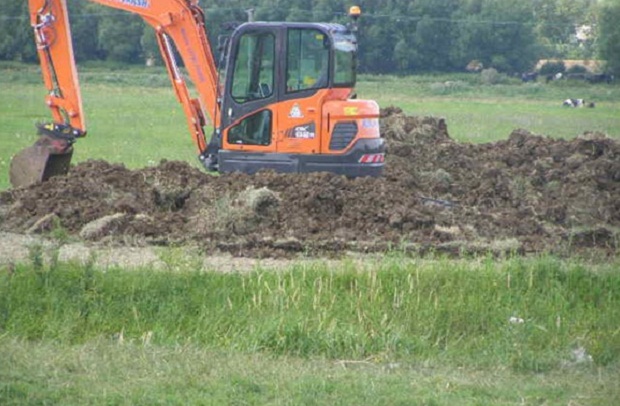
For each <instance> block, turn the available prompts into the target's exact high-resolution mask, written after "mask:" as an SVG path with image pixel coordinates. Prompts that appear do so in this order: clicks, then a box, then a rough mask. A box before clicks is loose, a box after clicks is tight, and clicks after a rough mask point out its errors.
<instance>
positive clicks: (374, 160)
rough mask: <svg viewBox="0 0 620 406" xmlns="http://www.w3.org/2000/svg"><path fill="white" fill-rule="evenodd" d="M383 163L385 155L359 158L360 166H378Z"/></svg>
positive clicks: (367, 155) (365, 155) (366, 155)
mask: <svg viewBox="0 0 620 406" xmlns="http://www.w3.org/2000/svg"><path fill="white" fill-rule="evenodd" d="M383 162H385V154H383V153H382V154H364V155H362V156H361V157H360V160H359V163H361V164H380V163H383Z"/></svg>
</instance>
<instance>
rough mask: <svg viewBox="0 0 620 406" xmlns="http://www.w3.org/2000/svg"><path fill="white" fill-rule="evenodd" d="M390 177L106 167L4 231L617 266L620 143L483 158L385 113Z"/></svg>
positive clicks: (171, 165)
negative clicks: (566, 256)
mask: <svg viewBox="0 0 620 406" xmlns="http://www.w3.org/2000/svg"><path fill="white" fill-rule="evenodd" d="M381 132H382V135H383V136H384V137H385V138H386V140H387V142H388V155H387V159H386V170H385V175H384V176H383V177H381V178H358V179H347V178H345V177H343V176H337V175H332V174H327V173H314V174H277V173H274V172H261V173H259V174H256V175H251V176H250V175H245V174H225V175H221V176H212V175H209V174H206V173H204V172H201V171H200V170H198V169H195V168H193V167H191V166H189V165H188V164H187V163H185V162H166V161H163V162H161V163H160V164H159V165H158V166H155V167H148V168H145V169H140V170H129V169H126V168H125V167H123V166H122V165H115V164H110V163H108V162H105V161H87V162H84V163H80V164H78V165H76V166H74V167H73V168H72V169H71V171H70V173H69V175H68V176H62V177H56V178H52V179H50V180H49V181H48V182H45V183H42V184H38V185H33V186H30V187H28V188H21V189H12V190H8V191H6V192H3V193H2V194H0V230H1V231H10V232H20V233H26V232H31V233H33V232H37V233H45V232H46V231H49V230H51V229H53V228H58V227H62V228H64V229H66V230H67V231H68V232H70V233H71V234H74V235H76V236H78V235H80V236H81V237H82V238H83V239H87V240H94V241H113V242H116V243H122V244H137V243H147V244H185V243H198V244H200V245H201V246H203V247H204V248H205V249H206V250H207V251H209V252H210V251H216V250H217V251H227V252H231V253H233V254H235V255H243V256H272V257H273V256H281V255H290V254H291V253H299V252H303V253H310V254H313V253H314V254H319V255H325V254H328V253H336V254H337V253H342V252H344V251H347V250H353V251H360V252H375V251H382V250H386V249H389V248H396V249H402V250H413V251H417V252H425V251H428V250H432V251H445V252H454V253H463V252H488V251H492V252H541V251H554V252H556V253H563V252H569V251H570V252H574V251H576V250H580V249H588V250H591V249H592V248H596V249H597V251H598V250H600V251H604V252H605V253H608V254H615V253H616V252H617V248H618V243H619V241H618V237H619V234H618V230H620V143H618V142H617V141H614V140H612V139H609V138H607V137H606V136H605V135H603V134H584V135H582V136H579V137H576V138H575V139H572V140H568V141H566V140H561V139H553V138H548V137H543V136H539V135H534V134H531V133H530V132H528V131H526V130H522V129H519V130H515V131H513V132H512V134H510V136H509V137H508V139H506V140H502V141H498V142H493V143H487V144H466V143H459V142H456V141H454V140H453V139H452V138H450V136H449V134H448V129H447V125H446V123H445V121H444V120H443V119H439V118H434V117H411V116H407V115H405V114H403V112H402V111H401V110H400V109H398V108H394V107H390V108H387V109H384V110H382V117H381Z"/></svg>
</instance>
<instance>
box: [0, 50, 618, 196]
mask: <svg viewBox="0 0 620 406" xmlns="http://www.w3.org/2000/svg"><path fill="white" fill-rule="evenodd" d="M80 78H81V80H82V83H83V89H82V90H83V98H84V109H85V114H86V120H87V125H88V130H89V136H88V137H87V138H86V139H84V140H80V141H79V142H78V144H77V148H76V151H75V154H74V158H73V159H74V162H79V161H83V160H86V159H105V160H107V161H110V162H118V163H122V164H124V165H126V166H128V167H130V168H135V167H143V166H147V165H153V164H157V163H159V161H160V160H161V159H168V160H185V161H188V162H191V163H193V164H195V165H199V163H198V160H197V159H196V156H197V151H196V149H195V147H194V145H193V144H192V142H191V139H190V137H189V134H188V131H187V127H186V121H185V117H184V115H183V111H182V109H181V107H180V105H179V104H178V102H177V100H176V98H175V96H174V94H173V92H172V90H171V89H170V83H169V80H168V77H167V75H166V73H165V72H164V71H163V70H162V69H159V68H151V69H146V70H145V69H143V68H139V67H131V68H128V67H126V66H123V65H117V66H110V65H108V66H105V67H98V66H92V65H86V66H84V67H82V69H81V72H80ZM496 80H497V83H495V84H489V83H485V82H484V81H483V80H481V77H480V75H473V74H472V75H468V74H462V75H450V76H448V75H441V76H436V75H425V76H411V77H396V76H366V75H363V76H361V77H360V80H359V83H358V95H359V97H360V98H367V99H374V100H377V101H378V102H379V104H380V106H381V107H387V106H390V105H394V106H399V107H401V108H402V109H403V110H404V111H405V112H406V113H408V114H411V115H434V116H442V117H445V118H446V120H447V123H448V130H449V132H450V135H451V136H452V137H453V138H455V139H457V140H460V141H467V142H490V141H496V140H499V139H505V138H507V137H508V135H509V134H510V133H511V132H512V130H514V129H515V128H526V129H528V130H530V131H532V132H534V133H537V134H543V135H549V136H553V137H564V138H572V137H575V136H577V135H580V134H582V133H583V132H585V131H601V132H604V133H607V134H609V135H610V136H612V137H615V138H620V116H618V114H617V112H618V111H620V86H618V85H617V84H616V85H607V84H600V85H589V84H586V83H580V82H562V83H552V84H545V83H528V84H523V83H521V82H520V81H519V80H517V79H514V78H508V77H506V76H500V77H498V78H496ZM0 88H1V90H0V94H1V95H2V99H3V101H2V103H0V122H1V124H2V125H1V126H0V139H1V140H2V141H1V143H2V148H0V190H2V189H6V188H7V187H8V186H9V182H8V170H9V162H10V159H11V156H12V155H13V154H15V152H17V151H19V150H20V149H21V148H24V147H27V146H29V145H31V144H32V143H33V142H34V140H35V139H36V134H35V133H36V131H35V129H34V124H35V123H37V122H41V121H47V120H49V117H50V113H49V111H48V110H47V108H46V106H45V103H44V96H45V89H44V87H43V84H42V80H41V77H40V74H39V72H38V68H37V67H36V66H33V65H23V64H15V63H6V62H5V63H3V64H1V65H0ZM569 97H573V98H584V99H586V100H589V101H594V102H596V103H597V105H596V108H594V109H572V108H563V107H562V101H563V100H564V99H566V98H569Z"/></svg>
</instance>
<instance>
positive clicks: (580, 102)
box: [562, 99, 595, 108]
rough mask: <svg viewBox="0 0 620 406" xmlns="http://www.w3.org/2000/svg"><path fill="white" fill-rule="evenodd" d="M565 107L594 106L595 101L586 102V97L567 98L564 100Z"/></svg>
mask: <svg viewBox="0 0 620 406" xmlns="http://www.w3.org/2000/svg"><path fill="white" fill-rule="evenodd" d="M562 106H565V107H590V108H594V106H595V104H594V102H590V103H586V101H585V100H584V99H566V100H564V102H562Z"/></svg>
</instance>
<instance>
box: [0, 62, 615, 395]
mask: <svg viewBox="0 0 620 406" xmlns="http://www.w3.org/2000/svg"><path fill="white" fill-rule="evenodd" d="M81 78H82V79H83V82H84V87H83V96H84V107H85V109H86V116H87V122H88V125H89V136H88V137H87V138H86V139H84V140H80V141H79V143H78V145H77V148H76V153H75V155H74V159H75V161H81V160H86V159H91V158H92V159H105V160H108V161H112V162H120V163H124V164H125V165H126V166H128V167H142V166H145V165H153V164H157V163H158V162H159V160H161V159H179V160H186V161H189V162H191V163H193V164H195V165H198V162H197V160H196V158H195V156H196V151H195V149H194V146H193V145H192V143H191V141H190V137H189V134H188V131H187V128H186V124H185V118H184V117H183V113H182V110H181V108H180V106H179V105H178V103H177V101H176V99H175V98H174V95H173V92H172V90H171V89H170V88H169V83H168V79H167V77H166V75H165V74H164V72H163V71H161V70H157V69H155V70H149V71H144V70H142V69H137V68H128V69H124V68H118V69H115V70H110V69H107V70H104V69H101V68H97V67H89V68H85V69H83V70H82V72H81ZM358 91H359V97H361V98H370V99H376V100H377V101H378V102H379V103H380V105H381V106H382V107H387V106H389V105H395V106H399V107H401V108H403V110H405V112H407V113H408V114H413V115H436V116H443V117H446V119H447V122H448V128H449V132H450V134H451V136H452V137H453V138H456V139H458V140H461V141H466V142H489V141H494V140H499V139H504V138H506V137H507V136H508V135H509V134H510V132H511V131H512V130H513V129H515V128H526V129H529V130H531V131H532V132H535V133H539V134H544V135H549V136H554V137H565V138H569V137H574V136H576V135H578V134H581V133H582V132H584V131H588V130H596V131H603V132H606V133H608V134H609V135H610V136H612V137H615V138H620V114H618V112H619V111H620V86H619V85H617V84H616V85H613V86H608V85H596V86H590V85H585V84H581V83H557V84H555V83H554V84H550V85H545V84H521V83H520V82H519V81H516V80H513V79H506V80H505V81H504V83H501V84H497V85H483V84H481V83H480V82H479V80H478V79H477V77H475V76H470V75H455V76H450V77H447V76H423V77H407V78H397V77H391V76H386V77H378V76H362V77H361V78H360V82H359V86H358ZM568 97H579V98H585V99H586V100H593V101H596V103H597V106H596V108H595V109H568V108H562V106H561V102H562V100H563V99H565V98H568ZM43 99H44V90H43V86H42V85H41V84H40V77H39V75H38V72H37V70H36V68H34V67H31V66H24V65H15V64H4V65H0V100H1V102H0V146H1V148H0V190H3V189H6V188H7V187H8V165H9V162H10V157H11V156H12V154H14V153H15V152H16V151H18V150H19V149H21V148H23V147H26V146H28V145H30V144H31V143H32V142H33V141H34V140H35V138H36V136H35V130H34V124H35V123H36V122H37V121H43V120H46V119H47V118H48V117H49V113H48V111H47V110H46V108H45V106H44V103H43ZM55 231H56V232H62V231H63V230H55ZM0 238H1V237H0ZM65 242H66V241H65ZM162 252H163V254H162V255H164V256H166V261H167V262H166V263H174V262H175V256H174V251H173V250H171V251H166V250H165V249H164V251H162ZM179 262H180V261H179ZM198 262H199V261H198V260H197V261H191V260H189V261H183V263H179V264H176V263H174V266H173V268H174V271H170V272H169V271H153V270H151V269H132V270H128V269H106V270H102V269H96V268H94V267H93V266H90V265H88V264H87V265H77V264H73V263H58V262H57V261H54V255H53V252H52V260H51V262H45V263H44V262H43V261H42V257H41V250H40V249H39V247H37V246H33V247H31V255H30V259H29V260H28V261H26V262H25V263H20V264H15V265H14V266H13V265H11V266H4V267H2V266H0V405H22V404H28V405H44V404H45V405H49V404H58V405H86V404H114V405H117V404H118V405H124V404H126V405H140V404H141V405H153V404H166V405H168V404H208V405H524V404H525V405H543V404H544V405H616V404H618V399H620V387H619V386H618V382H619V381H620V325H619V324H618V320H620V273H619V272H618V270H619V269H620V263H618V260H617V259H616V260H612V261H605V260H604V259H600V260H599V261H597V264H592V263H589V262H585V261H582V260H579V259H563V260H559V259H556V258H552V257H538V258H519V257H515V258H505V259H497V258H492V257H478V258H469V259H462V260H448V259H443V258H433V257H428V258H424V259H420V258H410V257H405V256H403V255H401V254H399V253H398V252H390V253H386V254H385V256H383V257H382V258H374V259H367V260H365V261H362V262H360V261H357V260H356V261H352V260H346V259H345V260H343V261H341V262H339V263H338V265H328V264H327V263H325V264H323V263H321V262H318V263H314V264H312V265H303V264H302V263H298V262H295V261H292V262H291V263H290V266H289V267H288V268H287V269H283V270H282V269H280V270H277V271H276V270H273V269H264V268H260V267H258V268H257V269H255V270H254V271H252V272H246V273H241V272H239V273H223V272H219V271H218V270H217V269H212V270H208V271H202V270H198V269H197V267H196V266H195V264H196V263H198ZM192 264H193V265H192ZM330 264H333V262H330Z"/></svg>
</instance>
